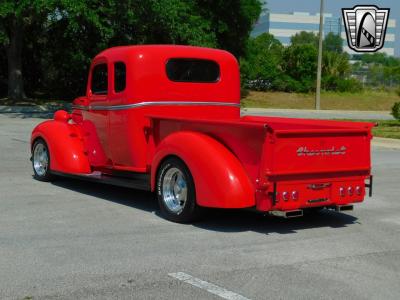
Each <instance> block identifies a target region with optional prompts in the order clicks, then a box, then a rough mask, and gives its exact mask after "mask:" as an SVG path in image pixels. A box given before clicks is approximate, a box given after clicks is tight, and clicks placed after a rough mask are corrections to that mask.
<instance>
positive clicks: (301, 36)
mask: <svg viewBox="0 0 400 300" xmlns="http://www.w3.org/2000/svg"><path fill="white" fill-rule="evenodd" d="M290 43H291V44H292V45H309V44H310V45H313V46H315V47H317V46H318V35H317V34H315V33H313V32H308V31H301V32H299V33H296V34H295V35H293V36H292V37H291V38H290Z"/></svg>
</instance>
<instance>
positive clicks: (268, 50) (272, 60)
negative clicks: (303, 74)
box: [240, 33, 283, 90]
mask: <svg viewBox="0 0 400 300" xmlns="http://www.w3.org/2000/svg"><path fill="white" fill-rule="evenodd" d="M282 52H283V46H282V44H281V43H280V42H279V40H277V39H275V38H274V36H273V35H271V34H269V33H263V34H261V35H259V36H257V37H256V38H251V39H249V41H248V44H247V54H246V57H244V58H242V59H241V60H240V66H241V74H242V81H243V82H253V85H252V86H253V87H254V88H255V89H259V90H266V89H267V88H271V89H275V88H276V83H277V80H279V78H280V76H281V73H282V70H281V68H280V66H281V64H282Z"/></svg>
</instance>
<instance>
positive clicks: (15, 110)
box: [0, 103, 71, 114]
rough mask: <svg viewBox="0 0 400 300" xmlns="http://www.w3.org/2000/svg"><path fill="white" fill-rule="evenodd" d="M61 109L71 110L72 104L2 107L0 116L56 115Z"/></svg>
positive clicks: (0, 107)
mask: <svg viewBox="0 0 400 300" xmlns="http://www.w3.org/2000/svg"><path fill="white" fill-rule="evenodd" d="M59 109H64V110H70V109H71V104H69V103H62V104H45V105H32V106H7V105H0V114H31V113H46V114H48V113H54V112H56V111H57V110H59Z"/></svg>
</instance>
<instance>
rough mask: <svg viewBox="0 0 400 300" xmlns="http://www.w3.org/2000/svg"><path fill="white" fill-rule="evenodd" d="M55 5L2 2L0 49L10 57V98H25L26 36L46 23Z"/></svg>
mask: <svg viewBox="0 0 400 300" xmlns="http://www.w3.org/2000/svg"><path fill="white" fill-rule="evenodd" d="M51 5H52V3H51V1H40V0H31V1H29V0H20V1H15V0H2V1H1V2H0V45H1V47H2V48H3V50H4V51H5V54H6V57H7V69H8V76H7V77H8V96H9V98H11V99H21V98H25V90H24V82H23V70H22V50H23V46H24V38H25V35H24V33H25V32H26V31H29V29H30V27H31V26H32V24H34V23H35V22H43V21H44V20H45V19H46V15H47V12H48V10H49V8H50V7H51Z"/></svg>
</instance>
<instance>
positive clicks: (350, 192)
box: [347, 186, 354, 196]
mask: <svg viewBox="0 0 400 300" xmlns="http://www.w3.org/2000/svg"><path fill="white" fill-rule="evenodd" d="M353 192H354V191H353V187H352V186H349V187H348V188H347V193H348V194H349V196H353Z"/></svg>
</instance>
